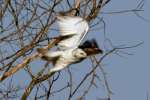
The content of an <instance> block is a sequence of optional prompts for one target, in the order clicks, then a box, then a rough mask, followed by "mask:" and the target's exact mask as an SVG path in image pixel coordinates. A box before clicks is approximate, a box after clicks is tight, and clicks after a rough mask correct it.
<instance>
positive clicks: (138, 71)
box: [103, 0, 150, 100]
mask: <svg viewBox="0 0 150 100" xmlns="http://www.w3.org/2000/svg"><path fill="white" fill-rule="evenodd" d="M139 2H140V0H112V1H111V2H110V3H109V4H108V5H107V6H106V7H105V9H104V11H118V10H123V9H125V10H128V9H133V8H135V7H136V6H137V5H138V3H139ZM149 9H150V0H145V5H144V7H143V10H144V11H143V12H140V13H139V14H140V15H141V16H143V17H144V18H146V19H149V20H150V13H149ZM103 16H104V20H105V22H106V34H107V36H108V37H109V38H110V39H111V41H112V42H113V44H115V45H121V44H127V45H134V44H136V43H138V42H140V41H144V44H143V45H141V46H140V47H137V48H133V49H127V51H129V52H130V53H133V54H134V55H132V56H128V55H125V58H121V57H119V56H112V57H110V58H109V59H108V60H107V61H105V64H106V67H105V69H106V72H107V77H108V78H109V84H110V86H111V88H112V91H113V93H114V94H113V95H112V100H147V93H148V92H149V95H150V77H149V76H150V53H149V51H150V46H149V43H150V22H145V21H143V20H141V19H140V18H138V17H137V16H135V14H134V13H124V14H111V15H110V14H107V15H103ZM149 100H150V98H149Z"/></svg>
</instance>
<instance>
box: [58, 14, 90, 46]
mask: <svg viewBox="0 0 150 100" xmlns="http://www.w3.org/2000/svg"><path fill="white" fill-rule="evenodd" d="M57 19H58V20H57V22H58V25H59V28H60V36H70V37H69V38H67V39H64V40H62V41H60V42H59V43H58V45H59V46H60V47H63V49H68V48H73V47H78V46H79V45H80V43H81V42H82V40H83V38H84V37H85V35H86V34H87V32H88V29H89V26H88V23H87V21H85V20H84V19H83V18H81V17H77V16H74V17H71V16H58V17H57Z"/></svg>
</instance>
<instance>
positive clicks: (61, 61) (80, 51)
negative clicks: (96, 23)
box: [37, 16, 102, 72]
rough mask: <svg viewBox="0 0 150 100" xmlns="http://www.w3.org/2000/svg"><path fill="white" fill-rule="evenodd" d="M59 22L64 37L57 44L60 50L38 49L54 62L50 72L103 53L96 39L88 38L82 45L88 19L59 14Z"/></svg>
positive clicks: (45, 58)
mask: <svg viewBox="0 0 150 100" xmlns="http://www.w3.org/2000/svg"><path fill="white" fill-rule="evenodd" d="M57 23H58V25H59V28H60V37H64V38H62V40H61V41H60V42H59V43H58V44H57V46H58V48H59V50H56V51H47V50H44V49H41V48H39V49H37V51H38V52H39V53H40V54H42V58H43V59H44V60H46V61H49V62H52V63H53V65H54V67H53V68H51V69H50V70H49V71H50V72H57V71H60V70H62V69H64V68H66V67H68V66H69V65H71V64H74V63H79V62H81V61H82V60H84V59H85V58H87V57H88V56H90V55H93V54H98V53H102V50H101V49H99V47H98V45H97V43H96V40H94V39H93V40H87V41H85V42H84V43H83V44H82V45H81V42H82V41H83V39H84V37H85V35H86V34H87V32H88V29H89V26H88V23H87V21H86V20H84V19H83V18H81V17H77V16H75V17H70V16H58V17H57Z"/></svg>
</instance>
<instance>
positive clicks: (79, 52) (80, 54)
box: [73, 49, 87, 58]
mask: <svg viewBox="0 0 150 100" xmlns="http://www.w3.org/2000/svg"><path fill="white" fill-rule="evenodd" d="M73 55H74V56H75V57H77V58H86V57H87V54H86V52H84V51H83V50H82V49H76V50H74V51H73Z"/></svg>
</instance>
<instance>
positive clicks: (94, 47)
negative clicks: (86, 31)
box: [79, 39, 103, 55]
mask: <svg viewBox="0 0 150 100" xmlns="http://www.w3.org/2000/svg"><path fill="white" fill-rule="evenodd" d="M79 48H81V49H83V50H84V51H85V52H86V53H87V55H94V54H99V53H101V54H102V53H103V50H102V49H100V48H99V46H98V44H97V41H96V40H95V39H91V40H87V41H85V42H84V43H83V44H82V45H80V46H79Z"/></svg>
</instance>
